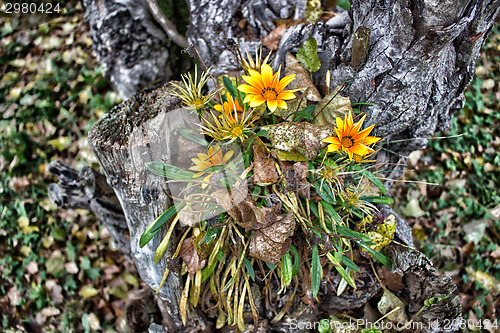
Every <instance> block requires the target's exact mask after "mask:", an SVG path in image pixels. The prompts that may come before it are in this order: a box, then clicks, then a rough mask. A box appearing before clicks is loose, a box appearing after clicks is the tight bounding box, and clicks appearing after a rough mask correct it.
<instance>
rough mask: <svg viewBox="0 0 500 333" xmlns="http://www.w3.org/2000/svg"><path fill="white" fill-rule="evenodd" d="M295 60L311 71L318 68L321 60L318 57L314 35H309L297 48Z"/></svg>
mask: <svg viewBox="0 0 500 333" xmlns="http://www.w3.org/2000/svg"><path fill="white" fill-rule="evenodd" d="M297 60H299V61H300V62H301V63H302V65H304V67H305V68H306V69H307V70H308V71H309V72H311V73H313V72H316V71H317V70H319V68H320V67H321V61H320V60H319V58H318V42H317V41H316V39H315V38H314V37H309V39H308V40H306V41H305V42H304V44H302V46H301V47H300V48H299V51H298V52H297Z"/></svg>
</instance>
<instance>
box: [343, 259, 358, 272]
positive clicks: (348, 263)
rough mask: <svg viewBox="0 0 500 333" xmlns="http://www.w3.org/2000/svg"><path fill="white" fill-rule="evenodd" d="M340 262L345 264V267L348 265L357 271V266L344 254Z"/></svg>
mask: <svg viewBox="0 0 500 333" xmlns="http://www.w3.org/2000/svg"><path fill="white" fill-rule="evenodd" d="M342 263H343V264H344V265H345V267H349V268H350V269H352V270H353V271H355V272H359V267H358V265H356V264H355V263H354V261H352V260H351V259H349V258H347V257H346V256H342Z"/></svg>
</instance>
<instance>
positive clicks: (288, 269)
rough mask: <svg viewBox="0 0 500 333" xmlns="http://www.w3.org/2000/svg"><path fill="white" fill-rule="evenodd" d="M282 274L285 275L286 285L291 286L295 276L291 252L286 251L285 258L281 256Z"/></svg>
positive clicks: (284, 281)
mask: <svg viewBox="0 0 500 333" xmlns="http://www.w3.org/2000/svg"><path fill="white" fill-rule="evenodd" d="M281 266H282V267H281V274H282V275H283V279H282V280H283V283H284V284H285V286H289V285H290V283H291V282H292V276H293V266H292V257H291V256H290V252H287V253H285V255H284V256H283V258H281Z"/></svg>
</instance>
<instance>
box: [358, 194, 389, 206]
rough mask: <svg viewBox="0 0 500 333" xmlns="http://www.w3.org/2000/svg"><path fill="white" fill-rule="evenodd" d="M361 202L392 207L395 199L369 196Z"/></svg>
mask: <svg viewBox="0 0 500 333" xmlns="http://www.w3.org/2000/svg"><path fill="white" fill-rule="evenodd" d="M361 200H364V201H368V202H373V203H376V204H381V205H392V204H393V203H394V199H393V198H391V197H379V196H368V197H361Z"/></svg>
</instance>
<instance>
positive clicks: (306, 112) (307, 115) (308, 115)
mask: <svg viewBox="0 0 500 333" xmlns="http://www.w3.org/2000/svg"><path fill="white" fill-rule="evenodd" d="M314 110H316V104H311V105H309V106H307V107H306V108H304V109H303V110H300V111H297V112H295V113H294V115H295V116H297V117H299V118H304V119H305V120H308V121H311V120H313V115H312V114H313V112H314ZM295 120H297V119H295Z"/></svg>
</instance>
